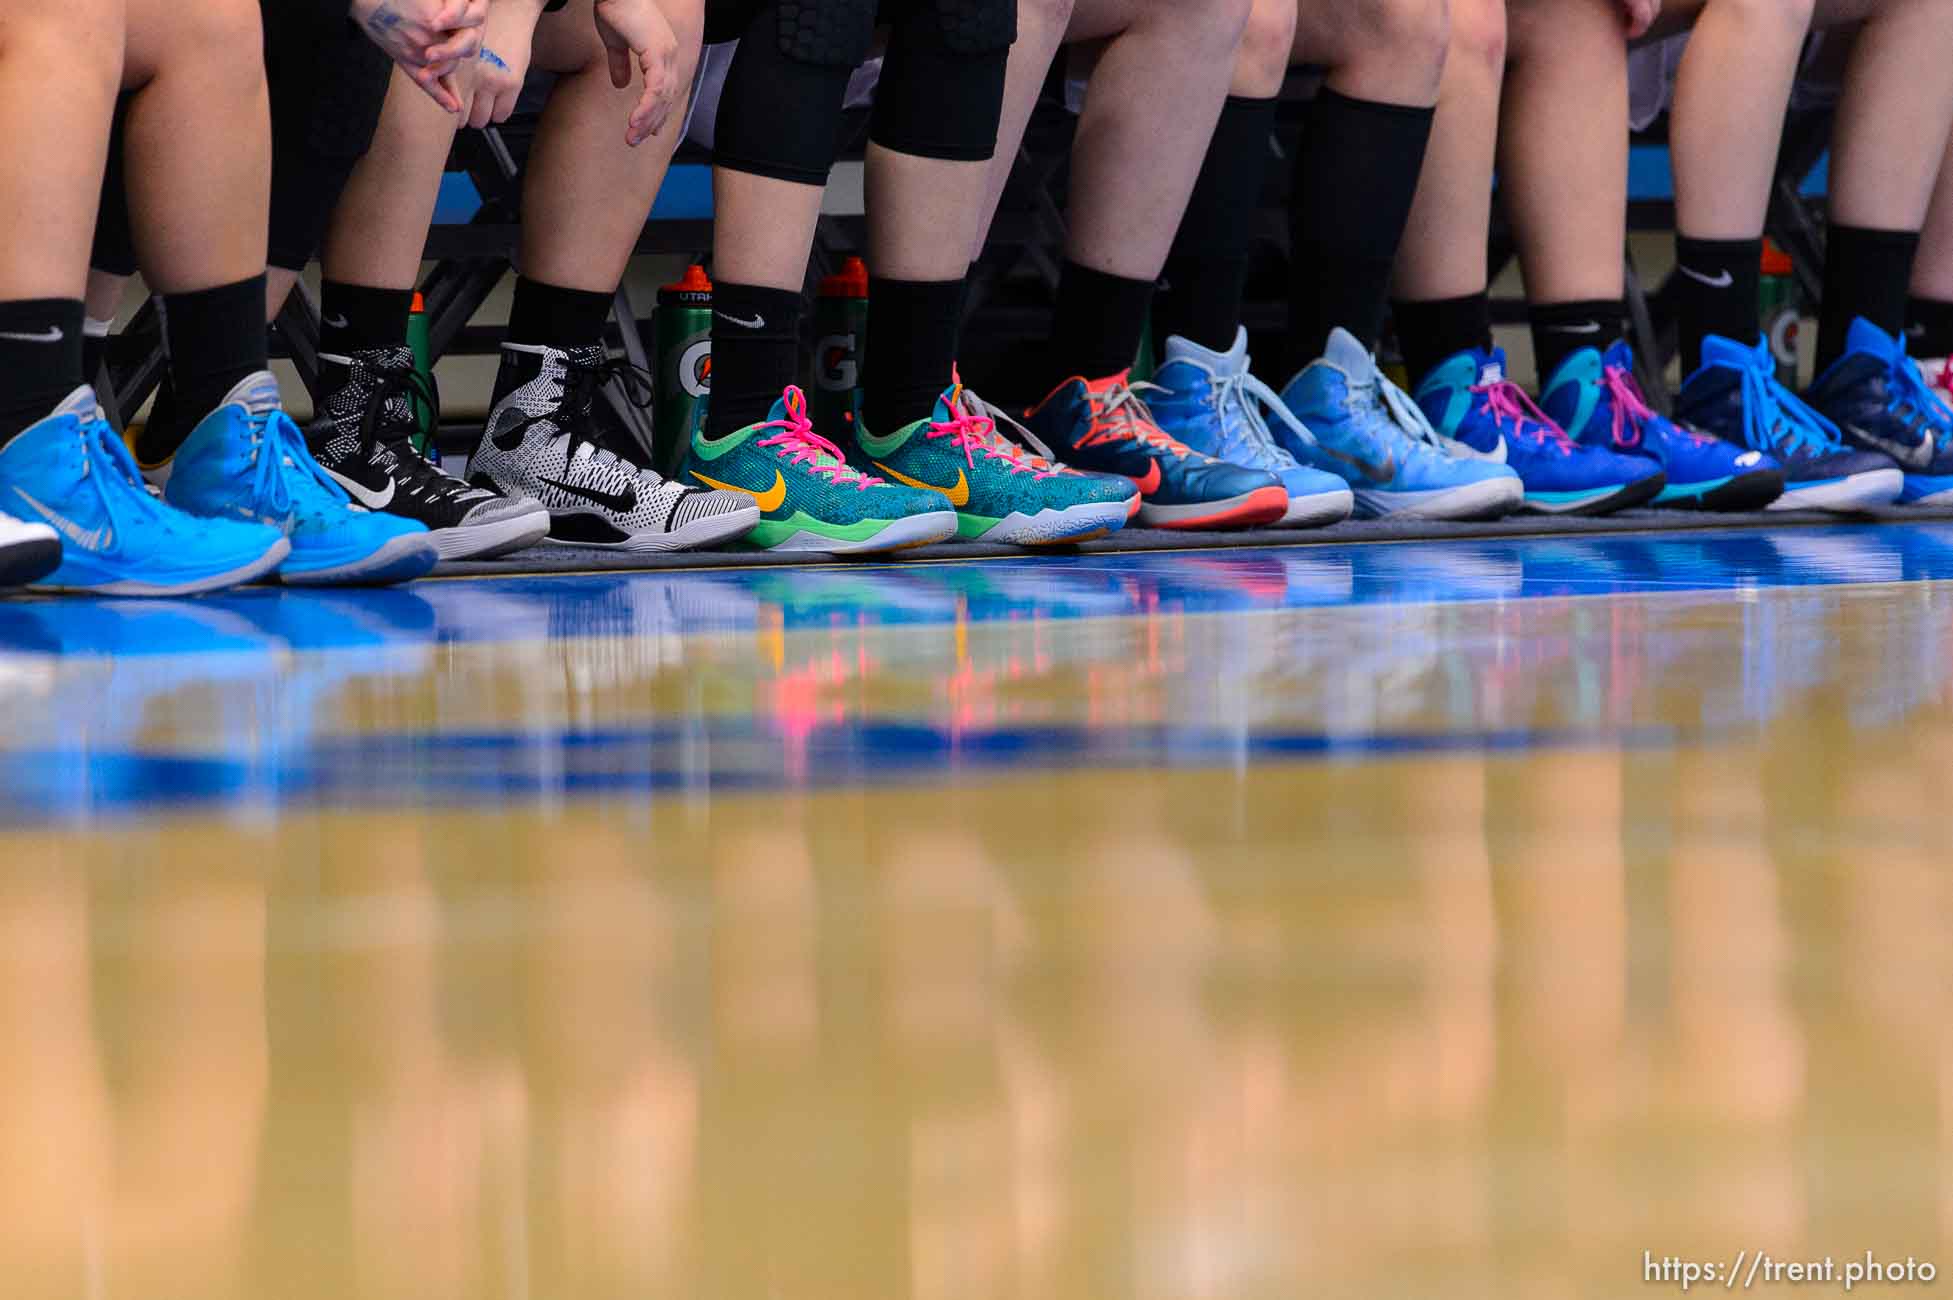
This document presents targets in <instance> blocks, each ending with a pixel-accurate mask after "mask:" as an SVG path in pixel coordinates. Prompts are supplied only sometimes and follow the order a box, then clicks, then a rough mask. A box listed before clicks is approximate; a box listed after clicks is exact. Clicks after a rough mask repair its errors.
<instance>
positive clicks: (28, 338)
mask: <svg viewBox="0 0 1953 1300" xmlns="http://www.w3.org/2000/svg"><path fill="white" fill-rule="evenodd" d="M66 337H67V335H65V334H63V333H62V332H61V327H60V326H59V325H50V326H48V327H47V329H46V330H44V331H42V332H41V333H39V334H10V333H0V339H8V340H10V341H12V342H15V343H59V342H60V341H61V340H62V339H64V338H66Z"/></svg>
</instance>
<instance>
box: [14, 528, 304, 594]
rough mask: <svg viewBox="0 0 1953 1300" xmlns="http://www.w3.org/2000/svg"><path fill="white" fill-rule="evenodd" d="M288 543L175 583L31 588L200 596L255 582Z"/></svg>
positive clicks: (37, 587)
mask: <svg viewBox="0 0 1953 1300" xmlns="http://www.w3.org/2000/svg"><path fill="white" fill-rule="evenodd" d="M291 551H292V544H291V543H290V542H289V541H287V540H286V539H285V538H282V537H281V538H279V539H278V541H277V542H276V543H274V544H273V545H272V547H271V549H270V550H268V551H266V552H265V553H264V554H263V555H260V556H259V557H258V558H257V559H255V560H253V561H251V562H250V563H249V564H242V565H239V566H238V567H237V568H235V569H231V570H229V571H228V572H225V573H214V574H212V575H211V576H209V577H208V578H198V579H197V580H196V581H194V582H179V583H174V584H171V585H167V586H164V585H159V584H157V583H153V582H105V583H102V584H101V585H99V586H94V587H75V586H69V585H67V584H55V583H40V582H37V583H35V584H33V588H32V589H33V590H35V591H48V592H66V593H70V594H72V595H77V596H136V597H150V598H161V597H169V596H200V595H202V594H203V593H205V592H208V591H223V590H224V589H225V588H227V587H241V586H243V585H244V584H245V583H247V582H256V581H257V580H258V579H259V578H263V577H268V576H269V575H270V574H271V573H272V572H273V571H274V570H275V569H277V567H278V566H279V565H281V564H283V563H284V562H285V557H286V556H287V555H290V554H291Z"/></svg>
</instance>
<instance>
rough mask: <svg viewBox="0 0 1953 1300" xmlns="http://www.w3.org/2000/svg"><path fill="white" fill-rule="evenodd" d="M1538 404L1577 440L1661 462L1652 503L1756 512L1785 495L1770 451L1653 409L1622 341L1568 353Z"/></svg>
mask: <svg viewBox="0 0 1953 1300" xmlns="http://www.w3.org/2000/svg"><path fill="white" fill-rule="evenodd" d="M1539 404H1540V406H1541V408H1542V409H1543V410H1544V411H1545V412H1546V414H1547V416H1548V418H1550V419H1551V420H1552V421H1553V422H1554V423H1555V424H1557V425H1559V426H1560V427H1561V428H1562V429H1564V430H1566V432H1567V436H1568V437H1570V438H1572V439H1573V440H1574V441H1575V442H1577V443H1580V444H1582V445H1583V446H1593V447H1606V448H1609V449H1611V450H1613V451H1616V452H1619V453H1621V454H1622V455H1625V456H1643V457H1646V458H1648V459H1650V460H1653V461H1655V462H1656V463H1657V464H1659V465H1660V466H1661V467H1662V473H1663V474H1664V475H1665V476H1666V477H1667V480H1668V481H1667V484H1666V486H1664V487H1663V488H1662V490H1661V492H1660V494H1659V495H1657V496H1656V497H1655V504H1656V505H1661V506H1672V507H1675V508H1677V509H1700V510H1761V509H1762V508H1763V507H1764V506H1766V505H1768V504H1770V502H1772V501H1774V500H1776V499H1777V497H1778V496H1780V495H1781V494H1782V493H1783V467H1782V466H1780V465H1778V464H1777V462H1776V461H1774V460H1772V459H1770V457H1768V456H1766V455H1764V454H1763V453H1762V452H1760V451H1757V450H1755V449H1754V448H1750V447H1737V446H1733V445H1731V444H1730V443H1727V442H1724V441H1723V440H1722V439H1720V438H1712V437H1710V436H1709V435H1708V434H1706V433H1697V432H1696V431H1695V430H1693V429H1691V428H1689V427H1688V426H1687V425H1683V424H1677V423H1676V422H1675V421H1673V420H1669V419H1667V418H1665V417H1663V416H1661V415H1659V414H1657V413H1656V412H1655V410H1654V409H1653V408H1652V407H1650V406H1649V405H1648V403H1647V401H1646V400H1645V399H1644V398H1643V397H1642V395H1641V385H1640V384H1639V383H1637V382H1636V381H1635V378H1634V353H1633V352H1632V351H1630V350H1629V348H1628V345H1627V344H1626V343H1625V342H1616V343H1615V344H1614V345H1613V346H1612V347H1610V348H1608V349H1607V353H1606V355H1605V356H1603V355H1602V354H1601V353H1600V351H1599V350H1598V349H1595V348H1582V349H1581V350H1580V351H1578V352H1575V353H1573V354H1572V355H1571V356H1569V357H1567V359H1566V360H1565V361H1562V362H1561V363H1560V366H1559V369H1557V370H1555V371H1554V372H1553V374H1552V375H1551V376H1550V377H1548V379H1547V381H1546V384H1545V387H1544V389H1543V390H1542V391H1541V393H1540V399H1539Z"/></svg>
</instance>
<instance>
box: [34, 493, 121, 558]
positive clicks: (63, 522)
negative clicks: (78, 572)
mask: <svg viewBox="0 0 1953 1300" xmlns="http://www.w3.org/2000/svg"><path fill="white" fill-rule="evenodd" d="M14 491H15V492H18V493H19V494H20V499H21V500H23V501H25V502H26V503H27V504H28V505H30V506H33V507H34V509H35V511H36V512H38V513H39V514H40V516H41V517H42V518H43V519H45V520H47V521H48V522H49V523H50V524H53V525H54V529H55V531H56V532H58V533H60V534H61V535H62V536H63V537H65V538H67V539H68V540H69V541H71V542H73V543H74V544H75V545H76V546H79V547H80V548H81V549H82V550H84V551H106V550H108V549H109V547H110V546H112V545H114V544H115V532H114V530H113V529H111V528H110V527H109V526H108V525H107V524H104V525H102V527H100V528H83V527H82V526H81V525H80V524H78V523H76V522H75V521H74V520H72V519H70V518H68V517H67V516H66V515H64V514H61V513H60V512H59V511H56V510H51V509H49V508H48V506H47V504H46V503H45V502H42V501H40V500H38V499H36V498H35V497H34V496H33V495H32V494H31V493H29V492H27V491H26V490H24V489H22V488H15V489H14Z"/></svg>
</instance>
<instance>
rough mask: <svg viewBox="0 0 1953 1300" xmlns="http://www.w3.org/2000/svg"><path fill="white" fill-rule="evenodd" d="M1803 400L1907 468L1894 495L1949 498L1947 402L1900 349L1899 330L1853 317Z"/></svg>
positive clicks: (1950, 411)
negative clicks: (1839, 348)
mask: <svg viewBox="0 0 1953 1300" xmlns="http://www.w3.org/2000/svg"><path fill="white" fill-rule="evenodd" d="M1944 368H1945V367H1944V366H1943V365H1942V366H1941V370H1942V372H1943V371H1944ZM1804 400H1805V401H1807V402H1809V403H1810V404H1811V406H1812V407H1813V408H1815V409H1816V411H1817V412H1818V414H1820V415H1822V416H1824V417H1825V418H1826V419H1828V420H1830V421H1831V422H1832V423H1833V424H1835V425H1837V426H1838V430H1839V432H1840V433H1841V434H1843V436H1844V440H1845V441H1846V442H1848V443H1850V444H1852V445H1854V446H1856V447H1859V448H1862V449H1864V450H1866V451H1876V452H1883V453H1884V454H1886V455H1887V456H1890V457H1891V458H1892V459H1893V460H1894V461H1896V462H1898V466H1899V469H1900V471H1901V472H1902V473H1903V474H1904V475H1905V486H1904V487H1903V488H1902V489H1900V492H1899V500H1900V501H1902V502H1905V503H1906V504H1909V505H1928V504H1930V505H1943V504H1946V503H1948V502H1953V408H1949V407H1948V406H1947V404H1946V402H1945V400H1944V399H1943V398H1942V397H1941V394H1940V392H1939V391H1937V390H1935V388H1934V387H1933V385H1931V384H1929V383H1927V382H1926V377H1925V375H1924V374H1923V373H1922V372H1921V371H1920V369H1919V363H1918V362H1916V361H1914V360H1913V359H1912V358H1911V357H1909V356H1907V355H1906V341H1905V336H1904V335H1903V334H1900V335H1897V336H1894V335H1891V334H1887V333H1886V332H1885V331H1884V330H1882V329H1880V328H1879V327H1878V326H1876V325H1874V324H1872V323H1871V322H1870V321H1868V320H1866V319H1864V318H1863V317H1862V316H1861V317H1859V318H1858V319H1856V320H1854V321H1852V322H1851V328H1850V329H1849V330H1848V331H1847V332H1846V334H1845V352H1844V355H1843V356H1841V357H1839V358H1838V359H1837V360H1836V361H1834V362H1832V363H1831V364H1830V366H1828V367H1827V368H1826V369H1825V371H1824V373H1823V374H1821V375H1819V376H1818V377H1817V381H1816V382H1815V383H1813V384H1812V385H1811V387H1810V391H1809V392H1807V393H1805V394H1804Z"/></svg>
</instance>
